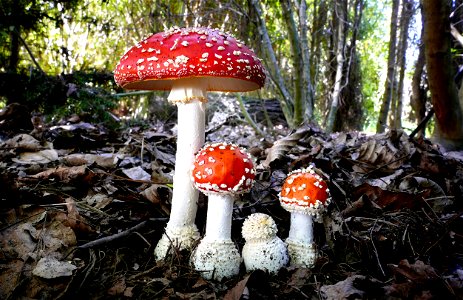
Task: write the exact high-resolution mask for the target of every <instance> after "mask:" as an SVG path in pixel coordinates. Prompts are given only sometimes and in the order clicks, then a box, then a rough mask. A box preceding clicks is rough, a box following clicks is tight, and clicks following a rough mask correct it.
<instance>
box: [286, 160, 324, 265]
mask: <svg viewBox="0 0 463 300" xmlns="http://www.w3.org/2000/svg"><path fill="white" fill-rule="evenodd" d="M279 198H280V204H281V206H282V207H283V208H284V209H286V210H287V211H289V212H290V213H291V225H290V229H289V235H288V238H287V239H286V241H285V242H286V244H287V245H288V253H289V257H290V264H291V265H294V266H302V267H308V268H310V267H313V265H314V264H315V260H316V258H317V251H316V245H315V243H314V239H313V218H316V219H318V218H319V217H320V214H321V213H322V212H323V211H324V210H325V208H326V206H327V205H328V204H329V203H330V202H331V198H330V196H329V189H328V187H327V184H326V182H325V181H324V180H323V179H322V178H321V176H320V175H318V174H317V173H316V172H315V170H314V167H313V166H309V167H308V168H303V169H299V170H295V171H292V172H291V173H289V174H288V177H287V178H286V180H285V182H284V184H283V186H282V188H281V192H280V197H279Z"/></svg>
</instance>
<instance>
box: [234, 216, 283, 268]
mask: <svg viewBox="0 0 463 300" xmlns="http://www.w3.org/2000/svg"><path fill="white" fill-rule="evenodd" d="M277 231H278V228H277V224H276V223H275V221H274V220H273V219H272V217H271V216H269V215H267V214H263V213H254V214H251V215H249V216H248V217H247V218H246V220H245V221H244V222H243V227H242V229H241V233H242V235H243V238H244V239H245V240H246V243H245V244H244V246H243V252H242V255H243V260H244V265H245V267H246V271H248V272H249V271H254V270H263V271H267V272H269V273H272V274H275V273H278V271H279V270H280V269H281V268H282V267H284V266H285V265H286V264H287V263H288V261H289V257H288V250H287V249H286V244H285V243H284V242H283V241H282V240H281V239H280V238H279V237H278V236H277Z"/></svg>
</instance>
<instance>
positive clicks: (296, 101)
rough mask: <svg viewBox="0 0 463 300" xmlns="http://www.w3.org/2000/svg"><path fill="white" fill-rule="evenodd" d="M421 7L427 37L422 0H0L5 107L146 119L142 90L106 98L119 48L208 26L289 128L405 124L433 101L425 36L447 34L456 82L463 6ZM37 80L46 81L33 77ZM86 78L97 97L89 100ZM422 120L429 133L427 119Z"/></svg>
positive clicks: (112, 90) (374, 128) (379, 128)
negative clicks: (249, 61) (231, 40)
mask: <svg viewBox="0 0 463 300" xmlns="http://www.w3.org/2000/svg"><path fill="white" fill-rule="evenodd" d="M425 2H427V1H425ZM429 3H432V1H431V2H429ZM444 4H445V5H444ZM428 6H429V9H428V10H427V14H428V16H429V17H428V18H429V19H430V20H434V19H437V20H438V21H439V20H440V22H443V23H444V24H443V25H442V26H441V27H437V26H433V27H432V28H431V30H428V32H426V34H428V35H429V37H426V36H425V31H424V29H425V28H424V26H423V22H422V21H423V20H422V19H423V18H424V17H425V15H424V14H423V10H422V6H421V4H420V3H419V2H418V1H413V0H409V1H400V0H393V1H381V2H377V1H366V0H356V1H325V0H322V1H241V2H240V1H218V2H216V1H206V0H204V1H154V2H152V1H136V2H133V1H109V0H108V1H79V0H72V1H9V0H3V1H2V4H1V5H0V14H1V15H0V16H1V21H0V34H1V37H2V40H4V41H5V42H4V43H2V44H1V45H0V66H1V69H0V71H1V74H0V76H1V78H2V80H1V84H2V88H1V96H2V99H3V105H4V104H5V103H9V102H21V103H25V104H27V105H28V106H30V107H32V108H33V109H40V110H45V111H46V112H50V111H53V110H54V112H56V110H60V111H62V112H63V113H64V112H66V113H81V112H82V110H88V109H93V110H97V113H102V112H101V111H100V110H103V111H104V110H105V109H111V108H114V107H115V106H118V107H119V108H120V107H121V106H124V107H126V108H127V109H129V110H130V112H132V115H131V117H133V116H142V117H146V115H147V114H146V109H140V108H141V107H142V106H143V105H145V107H146V106H147V105H148V102H149V101H148V100H147V99H146V97H136V98H134V97H132V98H127V97H114V95H116V96H117V93H121V92H122V90H121V89H118V88H117V87H116V86H114V83H113V82H112V77H111V71H112V70H113V69H114V67H115V65H116V63H117V61H118V59H119V58H120V56H121V55H122V54H123V53H124V52H125V50H127V49H128V48H129V47H130V46H131V45H133V44H135V43H136V42H138V41H139V40H141V39H142V38H143V37H146V36H148V35H149V34H150V33H154V32H159V31H163V30H166V29H167V28H169V27H171V26H180V27H182V26H212V27H217V28H220V29H222V30H223V31H227V32H230V33H232V34H233V35H235V36H236V37H237V38H239V39H241V40H242V41H244V42H245V43H246V44H247V45H249V46H250V47H252V48H253V49H255V51H256V52H257V54H258V55H259V57H261V58H262V59H263V62H264V65H265V66H266V68H267V70H268V75H269V76H268V77H269V80H268V81H267V85H266V87H265V89H262V90H261V91H259V92H258V93H254V94H250V95H251V96H252V97H257V98H264V99H268V98H276V99H278V101H279V102H280V103H281V107H282V109H283V113H284V116H285V119H286V121H287V122H288V124H289V125H290V127H292V128H295V127H297V126H298V125H300V124H302V123H303V122H304V121H307V120H309V121H312V120H313V121H316V122H317V123H318V124H320V126H322V128H324V129H325V130H326V131H327V132H333V131H341V130H367V131H370V132H383V131H384V130H385V128H402V127H404V128H405V129H406V130H408V131H411V130H413V129H414V127H415V124H417V123H418V122H419V121H421V120H422V119H423V118H424V116H425V115H426V112H427V111H429V110H430V109H431V105H430V103H431V101H430V91H429V84H428V82H429V80H428V77H429V75H428V72H427V70H426V68H425V51H424V49H425V48H424V42H423V41H424V39H425V38H428V40H430V41H431V43H432V42H434V43H436V41H432V36H442V37H443V40H444V42H442V41H438V42H439V44H438V47H441V46H445V47H444V48H445V49H438V50H436V52H440V53H442V55H444V54H445V55H446V56H447V57H444V58H445V59H446V61H445V63H446V67H445V68H444V69H445V70H446V71H447V70H448V71H447V73H448V74H447V75H446V77H447V78H443V77H442V76H440V77H438V79H440V80H444V79H445V80H451V81H452V82H455V85H453V84H450V83H448V84H447V85H448V86H449V87H451V88H452V89H453V90H455V91H456V89H457V88H458V87H459V86H460V83H461V82H460V77H461V76H459V73H458V70H459V67H460V60H461V59H460V52H461V42H462V40H463V39H462V37H461V35H460V34H459V32H463V24H462V22H461V14H462V11H463V8H462V7H461V3H460V1H445V2H444V3H442V7H441V8H439V7H432V5H428ZM430 22H431V21H430ZM450 23H451V25H452V27H451V29H452V30H451V31H450ZM446 26H447V27H446ZM432 30H435V32H433V31H432ZM450 33H451V34H453V38H452V37H451V36H450ZM443 44H444V45H443ZM431 46H432V45H431ZM430 55H431V54H430ZM40 80H43V81H45V82H44V84H37V85H38V86H32V85H31V84H30V83H31V81H32V82H40ZM47 80H48V84H49V85H51V86H48V85H47ZM53 80H55V81H56V80H59V81H60V83H61V85H62V86H59V85H58V86H57V83H56V82H52V81H53ZM11 83H15V84H11ZM76 85H77V86H78V90H79V91H80V93H75V89H76ZM14 86H16V88H14ZM85 87H91V88H93V89H101V92H102V93H104V95H100V97H97V98H96V99H93V98H95V97H93V96H92V97H91V96H88V95H87V97H89V98H90V99H85V98H86V96H85V93H84V92H81V91H82V90H83V89H85ZM73 89H74V90H73ZM441 89H442V87H441ZM455 91H453V97H454V98H455V97H458V96H457V95H456V94H455ZM73 92H74V93H73ZM455 100H458V99H457V98H455V99H453V100H445V101H448V102H452V101H454V102H455ZM140 101H141V102H142V103H140ZM134 103H135V104H134ZM50 109H51V110H50ZM87 113H88V111H87ZM119 113H120V114H121V115H127V114H126V111H125V110H122V111H120V112H119ZM103 114H104V113H103ZM452 118H455V117H452ZM456 118H461V117H460V116H459V115H457V116H456ZM447 122H450V120H449V119H447ZM458 125H461V120H460V121H459V122H458ZM428 128H430V132H432V131H433V127H432V122H431V126H430V127H428ZM444 129H446V128H444ZM446 130H447V129H446ZM458 134H459V133H457V135H458Z"/></svg>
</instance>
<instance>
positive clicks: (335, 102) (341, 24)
mask: <svg viewBox="0 0 463 300" xmlns="http://www.w3.org/2000/svg"><path fill="white" fill-rule="evenodd" d="M345 5H346V3H345V2H344V1H335V14H334V15H333V17H334V18H337V19H338V26H337V28H336V30H337V39H336V73H335V74H336V75H335V79H334V86H333V90H332V92H331V107H330V112H329V114H328V117H327V120H326V128H325V130H326V131H327V132H332V131H333V128H334V122H335V119H336V115H337V112H338V108H339V103H340V100H339V98H340V95H341V88H342V78H343V67H344V55H345V53H344V48H345V44H346V39H345V24H346V21H347V11H346V10H347V7H346V6H345Z"/></svg>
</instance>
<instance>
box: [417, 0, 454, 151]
mask: <svg viewBox="0 0 463 300" xmlns="http://www.w3.org/2000/svg"><path fill="white" fill-rule="evenodd" d="M421 4H422V7H423V9H422V13H423V19H424V22H423V26H424V42H425V56H426V69H427V72H428V79H429V80H428V82H429V90H430V91H431V102H432V105H433V108H434V110H435V116H436V128H435V132H434V138H435V139H436V142H438V143H440V144H442V145H443V146H444V147H445V148H447V149H462V148H463V114H462V108H461V105H460V102H459V99H458V89H457V86H456V84H455V82H454V79H453V76H454V68H453V67H452V56H451V52H450V50H451V39H450V19H449V15H450V1H438V0H423V1H422V2H421Z"/></svg>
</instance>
